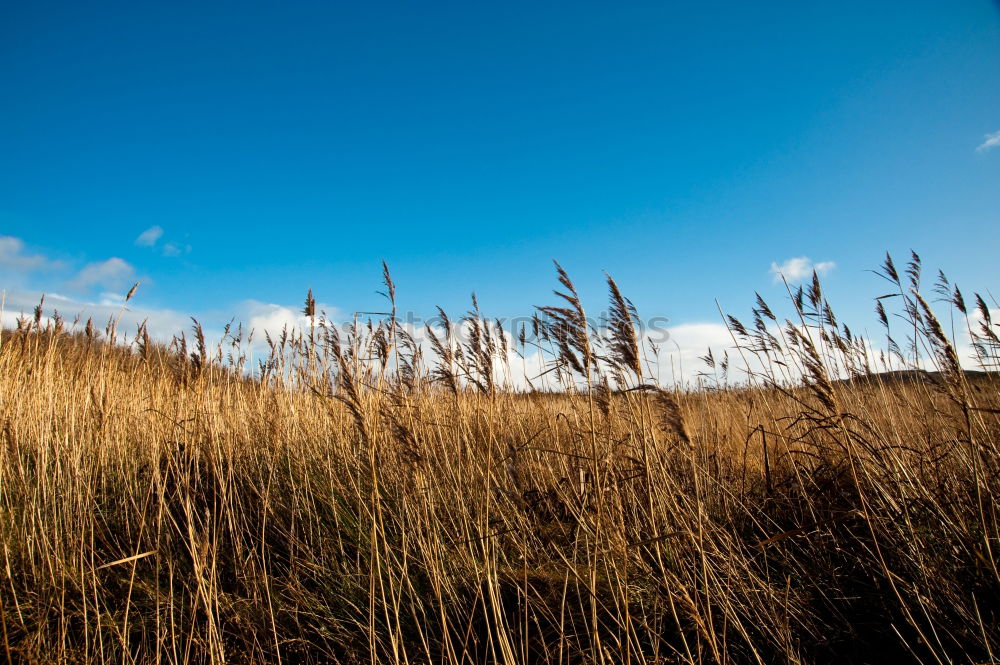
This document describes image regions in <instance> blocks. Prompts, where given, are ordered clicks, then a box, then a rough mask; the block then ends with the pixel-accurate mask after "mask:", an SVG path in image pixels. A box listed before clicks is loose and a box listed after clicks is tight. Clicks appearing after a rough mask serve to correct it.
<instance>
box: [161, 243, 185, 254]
mask: <svg viewBox="0 0 1000 665" xmlns="http://www.w3.org/2000/svg"><path fill="white" fill-rule="evenodd" d="M163 255H164V256H170V257H174V256H180V255H181V248H180V247H178V246H177V244H176V243H172V242H168V243H167V244H166V245H164V246H163Z"/></svg>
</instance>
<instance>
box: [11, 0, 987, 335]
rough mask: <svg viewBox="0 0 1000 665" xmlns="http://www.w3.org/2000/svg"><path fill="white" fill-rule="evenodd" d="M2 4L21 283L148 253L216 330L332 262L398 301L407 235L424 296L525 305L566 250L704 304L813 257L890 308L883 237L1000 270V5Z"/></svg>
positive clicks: (662, 303)
mask: <svg viewBox="0 0 1000 665" xmlns="http://www.w3.org/2000/svg"><path fill="white" fill-rule="evenodd" d="M542 4H544V5H545V6H540V5H542ZM765 4H766V5H767V6H762V5H765ZM0 12H2V16H0V90H2V91H3V93H2V99H3V102H2V104H0V236H2V237H4V238H6V240H0V280H2V281H3V284H0V286H2V287H3V288H5V289H7V290H8V291H19V292H22V293H37V292H41V291H47V292H50V293H52V292H55V293H58V294H60V295H62V296H64V297H65V298H67V299H70V300H71V301H72V302H79V303H85V302H97V301H99V300H100V299H102V298H106V296H102V295H101V294H106V293H109V292H118V293H120V292H122V291H124V290H127V288H128V286H130V282H131V280H132V279H133V277H135V278H141V279H143V282H144V283H143V286H142V287H141V288H140V293H139V296H138V298H137V300H136V304H137V307H144V308H147V309H149V310H150V311H157V310H170V311H173V312H177V313H185V314H186V313H194V314H199V315H201V316H209V317H214V318H215V319H217V320H218V321H216V322H217V323H219V322H224V321H225V320H227V319H228V318H229V313H230V312H232V313H236V314H239V313H240V312H241V311H245V309H246V307H245V303H246V302H254V303H258V304H260V303H264V304H276V305H287V306H289V307H294V306H297V305H298V303H299V302H300V301H301V300H302V297H303V295H304V293H305V290H306V288H307V287H310V286H311V287H312V288H313V289H314V291H315V292H316V294H317V297H318V298H319V299H320V300H321V301H322V302H324V303H326V304H328V305H329V306H330V307H332V308H336V309H337V311H339V312H351V311H355V310H370V309H373V308H374V309H378V308H379V307H380V305H381V302H380V299H379V297H378V296H377V295H376V293H375V291H376V290H377V289H378V288H380V285H379V277H380V263H379V262H380V261H381V260H382V259H385V260H386V261H387V262H388V263H389V265H390V267H391V268H392V270H393V273H394V276H395V278H396V281H397V283H398V285H399V297H400V300H401V305H402V307H404V308H410V309H413V310H415V311H416V312H418V313H421V314H430V313H432V308H433V306H434V305H442V306H444V307H445V308H446V309H448V310H450V311H452V312H455V313H460V312H462V311H464V310H465V309H467V307H468V297H469V293H470V292H471V291H473V290H475V291H476V292H477V294H478V295H479V299H480V303H481V305H482V306H483V308H484V310H485V311H486V312H488V313H490V314H494V315H500V316H513V315H519V314H523V313H525V312H528V313H530V306H531V305H534V304H548V303H549V302H551V295H550V291H551V288H552V287H553V286H555V279H554V276H553V271H552V266H551V263H550V259H552V258H557V259H559V260H560V261H561V262H562V263H563V265H564V266H565V267H566V268H567V269H568V270H569V272H570V274H571V275H572V276H573V277H574V278H575V279H576V280H577V282H578V286H579V287H580V289H581V292H582V293H583V294H584V296H585V299H586V300H587V302H588V303H591V304H592V307H596V308H599V307H601V306H603V303H604V294H605V291H604V285H603V281H602V280H603V273H602V271H604V270H607V271H608V272H610V273H611V274H612V275H614V276H615V277H616V279H617V280H618V282H619V284H620V285H621V287H622V289H623V290H624V291H625V293H626V294H627V295H630V296H631V297H632V299H633V300H634V301H635V302H636V304H637V305H638V306H639V308H640V311H641V312H642V313H644V314H645V315H647V316H668V317H670V318H671V319H672V320H673V321H675V322H677V323H685V322H690V323H694V322H705V321H716V320H717V319H718V315H717V312H716V309H715V299H716V298H718V299H719V300H720V301H721V302H722V304H723V305H724V306H725V307H726V308H727V309H730V310H732V311H734V312H736V313H738V314H740V313H744V312H746V311H747V310H749V308H750V307H751V305H752V301H753V292H754V291H760V292H761V293H762V294H763V295H764V296H765V297H766V298H772V299H777V298H778V297H780V292H781V290H780V287H779V286H777V285H775V284H774V281H773V276H772V274H771V273H770V272H769V269H770V267H771V265H772V262H777V263H779V264H780V263H782V262H785V261H787V260H789V259H793V258H795V257H809V258H810V259H811V260H812V261H813V262H817V263H818V262H823V263H824V264H825V265H824V267H826V268H828V270H827V271H826V272H827V274H826V276H825V278H826V281H827V286H828V289H829V292H830V293H831V295H832V301H833V303H834V306H835V308H836V309H837V310H838V311H839V312H840V313H841V316H842V317H843V316H844V314H845V313H846V315H847V318H848V320H849V321H850V320H855V321H857V320H859V319H860V320H863V322H864V323H867V322H868V321H870V320H871V316H870V311H871V300H870V298H871V297H872V296H874V295H878V294H879V292H880V288H881V286H880V285H879V284H878V282H877V281H876V279H875V278H874V277H873V276H872V275H870V274H868V273H866V272H865V270H866V269H869V268H874V267H876V266H877V264H878V263H879V262H880V260H881V257H882V255H883V253H884V252H885V251H886V250H892V251H893V252H894V253H896V254H898V255H900V256H902V255H903V254H905V252H906V251H907V250H908V249H909V248H913V249H916V250H917V251H918V252H920V253H921V254H922V255H923V257H924V260H925V263H926V264H927V265H928V266H929V267H933V268H938V267H940V268H943V269H945V271H946V272H947V273H948V274H949V276H950V277H952V279H954V280H955V281H957V282H958V283H960V284H962V285H963V286H965V287H967V288H968V289H970V290H971V289H987V288H992V287H996V286H997V284H996V281H997V280H996V278H997V277H998V276H1000V274H998V269H997V255H998V249H1000V241H998V237H1000V234H997V232H996V231H997V228H998V227H1000V224H998V222H1000V145H997V146H996V147H995V148H994V147H992V146H991V141H990V139H989V136H990V135H991V134H994V133H996V132H1000V6H998V4H997V3H995V2H988V1H986V0H983V1H969V2H949V3H942V2H919V1H908V2H887V3H873V2H838V3H792V2H789V3H744V2H732V3H728V2H690V3H675V2H658V3H646V2H636V3H586V2H573V3H534V2H532V3H521V2H504V3H475V2H472V3H470V2H461V3H458V2H456V3H385V2H371V3H331V2H316V3H307V2H295V3H249V2H238V3H237V2H232V3H226V2H218V3H185V2H171V3H160V4H159V5H153V4H149V3H135V2H128V3H124V2H123V3H103V2H93V3H91V2H88V3H49V2H38V3H6V5H5V6H4V8H3V9H2V10H0ZM992 143H996V144H1000V137H995V138H994V139H993V141H992ZM156 228H159V229H161V230H162V233H161V234H159V235H158V234H157V233H156V231H153V232H151V233H150V234H147V236H145V239H146V240H147V241H149V240H154V242H151V243H146V244H144V243H142V242H139V243H137V239H138V238H139V237H140V235H141V234H143V233H144V232H145V231H147V230H149V229H156ZM153 236H157V237H156V238H153ZM109 261H110V263H109ZM67 307H70V305H67ZM241 308H243V309H242V310H241ZM178 320H180V319H178Z"/></svg>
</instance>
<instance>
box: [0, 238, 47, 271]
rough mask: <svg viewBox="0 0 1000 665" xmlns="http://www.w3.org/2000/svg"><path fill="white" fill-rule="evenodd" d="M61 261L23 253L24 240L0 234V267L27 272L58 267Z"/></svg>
mask: <svg viewBox="0 0 1000 665" xmlns="http://www.w3.org/2000/svg"><path fill="white" fill-rule="evenodd" d="M60 267H62V263H60V262H59V261H50V260H48V259H47V258H46V257H44V256H42V255H41V254H30V255H29V254H25V253H24V241H23V240H21V239H20V238H14V237H12V236H0V268H7V269H10V270H14V271H15V272H29V271H32V270H42V269H46V268H60Z"/></svg>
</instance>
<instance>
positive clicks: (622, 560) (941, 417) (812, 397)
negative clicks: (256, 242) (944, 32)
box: [0, 257, 1000, 663]
mask: <svg viewBox="0 0 1000 665" xmlns="http://www.w3.org/2000/svg"><path fill="white" fill-rule="evenodd" d="M901 268H902V269H900V270H898V271H897V268H896V266H895V265H893V263H892V262H891V260H887V263H886V264H885V265H884V266H883V267H882V269H881V273H882V276H883V277H884V278H885V279H886V280H888V282H890V283H891V288H890V289H888V290H889V291H890V292H891V293H893V294H894V295H893V297H885V298H883V299H881V300H878V301H877V302H878V303H879V304H878V307H879V315H880V317H881V318H882V319H883V320H884V322H885V324H886V327H887V329H888V330H889V331H890V332H892V333H893V335H894V337H892V338H890V339H879V340H871V341H868V340H864V339H860V338H858V337H857V336H855V335H853V334H852V333H851V332H850V331H849V330H848V329H847V328H846V327H845V326H843V325H842V324H840V323H839V322H838V321H837V320H836V316H835V315H834V313H833V311H832V308H831V307H830V305H829V304H828V303H827V302H826V300H825V298H824V296H823V293H822V288H821V285H820V284H819V282H818V281H814V282H813V283H812V284H810V285H807V286H806V287H805V288H804V289H802V290H796V289H791V290H790V298H789V300H788V302H787V303H785V304H784V306H783V307H781V308H777V307H776V308H775V309H774V310H772V307H771V305H769V304H767V303H764V302H763V301H762V300H760V299H758V302H757V303H756V306H755V309H754V312H755V313H754V320H753V321H748V322H741V321H737V320H736V319H728V324H729V326H730V329H731V331H732V334H733V340H734V344H735V345H736V347H735V348H733V349H731V350H730V352H729V354H728V355H727V356H724V357H718V356H713V357H710V358H706V367H705V371H706V375H707V376H706V378H705V379H704V380H703V381H701V382H699V383H697V384H695V385H691V386H684V387H669V388H668V387H662V386H658V385H655V381H653V379H652V377H651V376H650V372H649V364H648V362H647V356H648V352H647V347H646V345H644V344H643V341H642V340H641V339H639V338H638V337H637V335H636V332H635V330H636V325H635V324H636V323H637V315H636V313H635V312H634V308H632V307H631V304H630V303H629V302H628V300H627V299H625V298H624V297H623V296H621V294H620V293H619V292H618V290H617V287H616V286H615V285H614V283H613V282H611V281H610V279H609V291H610V307H609V308H608V311H609V312H610V314H611V317H610V322H609V324H608V326H607V328H605V329H602V330H594V329H593V328H591V327H588V326H587V324H586V318H585V312H584V309H583V304H582V303H580V301H579V299H578V297H577V296H576V291H575V289H574V288H573V285H572V282H571V281H570V279H569V277H568V276H567V275H565V274H564V273H562V271H561V270H560V271H559V273H558V278H559V280H560V282H561V285H560V286H559V289H560V293H561V294H562V296H561V297H557V301H558V304H557V305H555V306H553V307H551V308H545V309H543V310H542V311H540V315H539V318H538V319H537V321H536V326H535V327H536V330H531V331H527V332H526V334H525V337H524V338H523V339H518V335H517V334H514V335H513V336H503V335H501V334H498V332H497V330H496V329H495V327H494V326H492V325H490V324H489V322H488V321H486V320H485V319H484V318H482V317H481V316H480V315H479V314H478V311H474V312H473V313H471V314H470V315H469V316H467V317H465V318H464V319H463V321H462V323H461V330H459V329H458V328H457V327H453V328H451V329H450V331H442V330H439V331H436V332H435V333H434V334H433V335H432V334H428V335H427V337H426V340H425V341H424V342H420V341H418V339H416V338H415V337H414V335H413V334H412V331H407V330H406V329H405V328H404V327H402V326H400V325H398V323H397V320H396V317H395V315H390V316H388V317H386V319H385V320H384V321H382V322H381V323H379V322H375V323H373V324H372V325H371V326H369V325H367V324H366V323H364V322H359V323H358V325H357V326H355V327H354V329H353V330H350V331H348V332H347V334H345V333H343V332H341V330H340V329H338V328H335V327H334V326H332V325H331V324H329V323H328V322H327V321H325V320H324V318H323V317H322V315H321V314H319V313H317V312H316V311H315V304H314V303H313V301H312V296H311V294H310V297H309V298H308V299H307V302H306V305H305V313H306V315H307V316H309V317H310V321H311V325H309V326H308V327H306V329H304V330H302V331H291V332H290V333H289V334H287V335H284V336H282V337H280V338H278V337H276V338H273V339H269V342H268V343H269V347H270V353H269V356H268V357H267V358H266V359H265V360H264V362H263V363H261V364H259V365H256V366H254V367H249V366H248V365H249V364H250V358H249V356H248V355H247V348H248V347H247V344H246V341H247V340H246V338H245V336H244V335H241V334H237V333H235V332H232V334H230V335H229V336H227V338H226V339H224V340H223V342H221V343H220V344H219V345H218V346H213V347H209V346H208V345H207V344H206V342H205V341H204V339H203V335H202V334H201V332H200V327H198V326H196V328H195V330H194V331H193V332H188V333H187V334H186V335H185V336H184V337H183V338H177V339H175V340H174V343H173V344H158V343H155V342H153V341H151V340H150V339H149V337H148V335H147V334H146V333H145V331H143V330H140V331H138V333H137V334H134V335H133V334H130V335H129V339H128V340H127V343H122V339H121V332H119V331H116V330H115V325H114V322H109V325H108V326H107V328H106V329H104V330H103V331H96V330H94V325H93V324H88V325H86V326H84V325H77V326H69V325H67V324H66V322H64V321H60V320H52V319H51V318H49V319H44V318H42V317H41V312H40V311H39V315H38V316H37V317H35V318H32V317H30V316H29V317H27V318H25V319H24V320H22V322H21V324H20V327H19V329H17V330H7V331H4V333H3V336H2V339H0V421H2V422H0V427H2V435H0V436H2V442H0V547H2V560H0V570H2V574H0V615H2V623H3V634H2V636H0V637H2V641H3V651H2V653H0V660H2V659H4V658H5V659H6V660H7V661H8V662H37V663H50V662H64V663H75V662H100V663H188V662H192V663H193V662H210V663H222V662H233V663H279V662H280V663H329V662H344V663H354V662H373V661H374V662H381V663H536V662H546V663H549V662H551V663H623V662H629V663H632V662H635V663H640V662H646V663H674V662H678V663H783V662H789V663H869V662H881V663H893V662H922V663H986V662H998V658H1000V571H998V567H997V564H998V557H1000V551H998V550H1000V540H998V536H1000V523H998V514H997V498H998V492H1000V454H998V453H1000V449H998V441H1000V437H998V435H1000V423H998V409H1000V399H998V391H997V388H998V382H997V381H998V379H997V377H996V375H995V374H993V373H992V371H984V372H980V373H971V372H967V371H965V370H963V369H962V368H961V367H960V366H959V361H960V360H963V361H964V359H960V358H959V357H958V355H957V352H956V350H955V349H956V347H957V346H960V345H959V344H958V342H956V340H959V339H960V340H964V341H965V343H968V345H969V346H968V348H970V349H972V350H973V352H974V353H975V355H976V357H977V359H978V364H979V366H980V368H981V369H983V370H993V369H995V367H996V363H997V361H998V352H1000V344H998V339H997V336H996V333H997V328H996V326H997V324H995V323H994V322H993V320H992V319H991V313H990V306H989V305H988V304H987V303H986V301H985V300H984V299H983V298H980V297H978V296H973V295H971V294H970V296H969V297H968V301H969V304H968V305H967V304H966V299H965V297H963V295H962V294H961V293H960V292H959V291H958V290H957V289H956V288H955V287H954V286H953V285H951V284H948V283H947V281H946V280H944V279H943V276H940V277H939V278H938V280H937V282H936V283H935V285H934V286H933V287H932V288H930V289H926V292H927V293H928V294H929V295H925V296H921V295H919V291H920V274H919V273H920V265H919V260H918V259H916V258H915V257H914V258H913V259H912V260H911V261H910V262H909V263H908V265H907V266H905V267H901ZM385 280H386V286H387V295H388V296H389V298H390V306H391V307H392V309H393V311H395V289H394V286H393V285H392V282H391V279H390V278H389V275H388V272H387V273H386V275H385ZM882 292H884V289H883V290H880V291H879V293H882ZM928 300H930V301H931V302H932V303H933V305H932V304H929V303H928ZM883 307H884V310H888V311H887V312H886V311H884V310H883ZM994 307H995V305H994ZM779 309H781V310H787V311H788V313H789V319H790V320H784V319H783V318H782V317H781V316H779V315H777V314H775V313H774V312H775V311H778V310H779ZM935 311H937V316H935V313H934V312H935ZM894 312H895V313H898V314H899V315H900V317H901V319H899V318H897V317H896V316H895V315H894ZM939 321H946V322H947V323H945V324H942V323H939ZM952 321H954V322H955V323H954V325H955V326H956V327H957V332H952ZM967 322H968V325H967ZM459 332H461V333H462V334H461V335H459V334H458V333H459ZM130 333H131V331H130ZM527 333H532V334H530V335H528V334H527ZM535 333H537V334H535ZM112 341H114V342H115V343H112ZM528 347H531V349H532V350H533V351H539V352H541V353H543V354H545V357H546V359H547V363H548V364H547V367H549V368H555V369H552V372H551V373H550V375H549V377H550V378H551V381H550V383H549V384H548V385H549V389H548V390H546V391H542V390H534V391H532V390H513V389H511V387H510V385H509V381H510V378H509V377H511V376H515V375H517V373H518V372H519V371H520V370H519V366H518V363H517V362H516V361H515V362H509V359H510V358H511V357H514V358H516V355H515V354H516V353H517V352H524V353H526V352H527V350H526V349H527V348H528ZM963 348H964V347H963ZM875 349H884V351H878V350H875ZM251 370H252V371H251ZM923 370H933V371H929V372H925V371H923ZM748 372H749V373H748ZM555 386H562V389H559V390H557V389H555Z"/></svg>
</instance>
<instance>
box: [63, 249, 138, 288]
mask: <svg viewBox="0 0 1000 665" xmlns="http://www.w3.org/2000/svg"><path fill="white" fill-rule="evenodd" d="M135 281H136V278H135V268H133V267H132V266H131V264H129V263H128V262H126V261H123V260H122V259H119V258H118V257H111V258H110V259H108V260H107V261H98V262H96V263H88V264H87V265H86V266H84V267H83V269H82V270H80V272H79V273H78V274H77V276H76V277H75V278H74V279H73V280H72V282H71V285H72V286H74V287H75V288H77V289H87V288H90V287H93V286H99V287H101V288H104V289H105V290H115V289H121V288H124V287H126V286H131V284H132V283H133V282H135Z"/></svg>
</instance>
